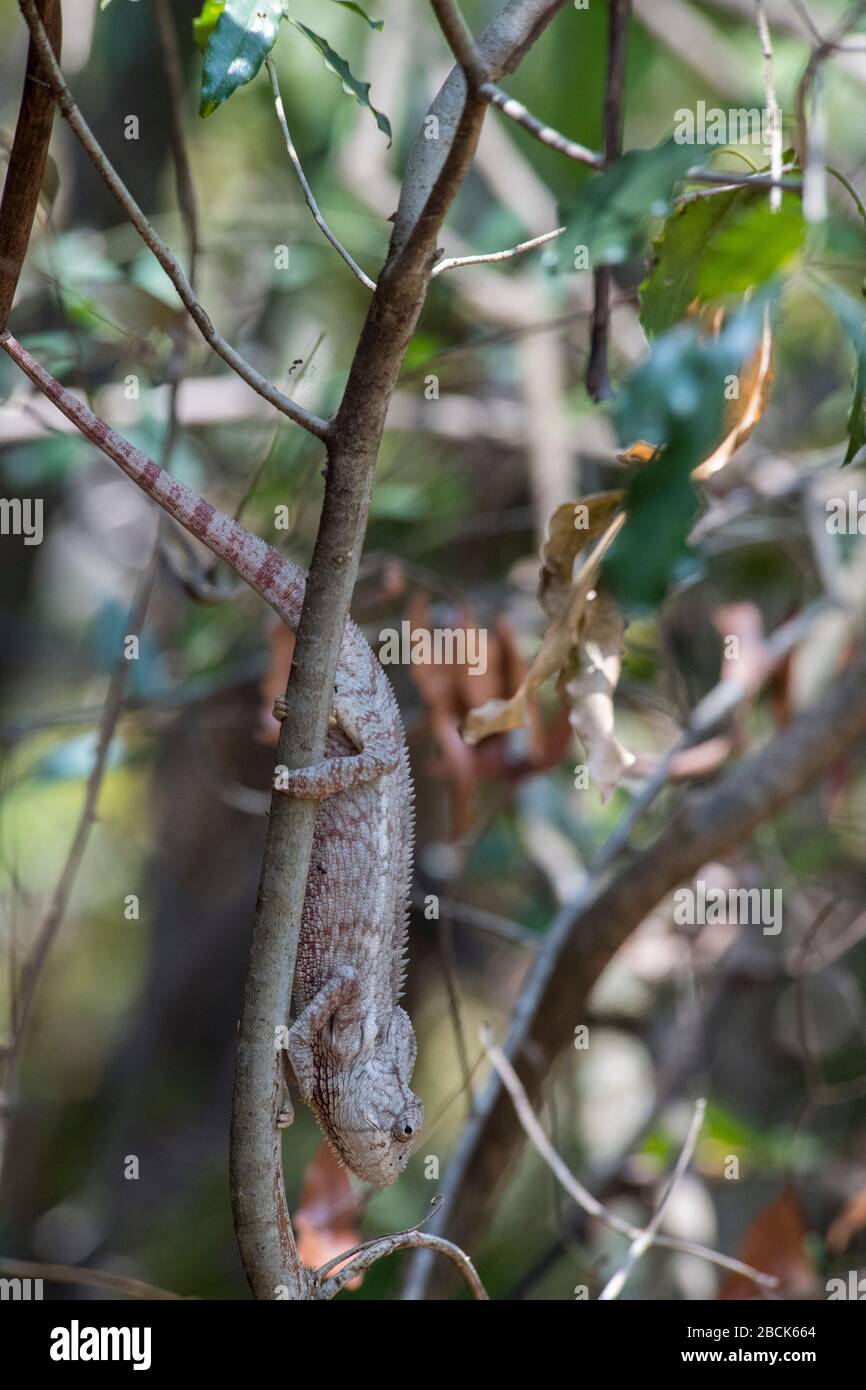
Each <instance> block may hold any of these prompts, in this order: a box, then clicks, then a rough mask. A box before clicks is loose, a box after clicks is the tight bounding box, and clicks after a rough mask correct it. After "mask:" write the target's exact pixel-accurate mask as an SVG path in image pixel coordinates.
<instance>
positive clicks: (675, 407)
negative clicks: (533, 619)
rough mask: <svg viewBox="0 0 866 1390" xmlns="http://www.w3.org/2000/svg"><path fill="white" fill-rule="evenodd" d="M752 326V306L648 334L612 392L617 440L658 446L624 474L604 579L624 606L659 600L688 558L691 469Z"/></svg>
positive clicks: (711, 442) (715, 434)
mask: <svg viewBox="0 0 866 1390" xmlns="http://www.w3.org/2000/svg"><path fill="white" fill-rule="evenodd" d="M759 333H760V314H759V312H758V311H757V308H751V309H750V310H749V311H747V312H744V313H742V314H739V315H738V316H736V317H734V318H731V319H730V320H729V322H728V323H727V324H726V325H725V327H724V328H723V329H722V332H721V333H720V334H719V336H718V337H717V338H707V337H705V336H704V335H703V334H701V333H700V331H699V330H698V327H697V325H692V324H681V325H680V326H679V327H677V328H675V329H673V331H672V332H670V333H665V334H664V335H663V336H661V337H659V338H657V339H656V340H655V342H654V343H653V351H652V356H651V357H650V359H649V361H648V362H645V363H644V364H643V365H642V366H641V367H639V368H638V370H637V371H636V372H634V373H632V375H631V376H630V377H629V378H628V380H627V381H626V382H625V384H624V385H623V387H622V390H621V391H620V393H619V395H618V396H617V398H616V403H615V406H614V417H615V420H616V425H617V432H618V435H619V438H620V440H621V442H622V443H623V444H629V443H631V442H632V441H634V440H635V439H645V440H647V441H648V442H650V443H652V444H658V445H659V446H660V452H659V453H658V454H656V455H655V456H654V457H653V458H652V459H651V460H650V461H649V463H646V464H643V465H639V466H636V467H635V468H634V470H633V472H632V474H631V480H630V484H629V488H628V493H627V499H626V510H627V519H626V522H625V525H624V526H623V528H622V530H621V531H620V533H619V535H618V536H617V539H616V541H615V542H614V544H613V546H612V548H611V550H610V553H609V555H608V557H607V559H606V560H605V562H604V565H603V567H602V573H603V578H604V582H605V583H606V584H607V586H608V587H609V588H610V590H611V592H612V593H613V594H614V595H615V596H616V597H617V598H618V599H619V600H620V602H621V603H622V604H623V606H624V607H626V608H630V609H638V610H642V609H646V608H648V607H652V606H654V605H656V604H658V603H660V602H661V600H662V599H663V598H664V596H665V594H666V593H667V591H668V588H669V587H670V584H671V583H672V581H674V580H675V579H676V578H678V577H680V576H682V575H683V574H684V573H686V572H687V570H688V568H689V567H690V566H691V567H693V566H694V564H695V559H694V556H693V555H692V552H691V551H690V550H689V546H688V534H689V531H690V529H691V526H692V522H693V520H694V517H695V513H696V511H697V506H698V496H697V493H696V491H695V488H694V485H693V483H692V480H691V476H690V475H691V472H692V469H693V468H696V467H697V465H698V464H699V463H701V462H702V461H703V459H705V458H706V457H707V455H708V454H709V453H710V452H711V450H712V449H713V448H714V446H715V445H716V444H717V443H718V440H719V436H720V434H721V432H722V428H723V415H724V388H725V379H726V377H728V376H729V375H731V374H732V373H736V372H737V371H738V370H739V369H740V367H741V365H742V363H743V362H744V361H746V360H748V358H749V357H750V355H751V354H752V352H753V351H754V349H755V345H756V343H757V341H758V337H759ZM662 446H663V447H662Z"/></svg>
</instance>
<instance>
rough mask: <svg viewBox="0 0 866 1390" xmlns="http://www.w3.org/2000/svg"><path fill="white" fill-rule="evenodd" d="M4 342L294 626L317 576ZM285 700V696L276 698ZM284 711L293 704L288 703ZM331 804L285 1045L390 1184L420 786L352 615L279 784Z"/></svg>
mask: <svg viewBox="0 0 866 1390" xmlns="http://www.w3.org/2000/svg"><path fill="white" fill-rule="evenodd" d="M0 346H2V347H3V348H4V349H5V351H6V352H7V353H8V354H9V356H10V357H12V359H13V360H14V361H15V362H16V363H17V364H18V366H19V367H20V368H21V369H22V371H24V372H25V373H26V374H27V376H29V377H30V378H31V380H32V381H33V382H34V383H35V384H36V385H37V386H38V387H39V389H40V391H41V392H42V393H43V394H44V395H46V396H48V397H49V399H50V400H51V401H53V402H54V404H55V405H56V406H57V408H58V409H59V410H60V411H61V412H62V413H63V414H64V415H65V416H66V417H67V418H68V419H69V420H71V421H72V423H73V424H75V425H76V426H77V427H78V428H79V429H81V430H82V432H83V433H84V434H85V435H86V436H87V437H88V438H89V439H91V440H92V441H93V442H94V443H95V444H96V445H97V446H98V447H99V448H100V449H101V450H102V452H103V453H105V454H106V455H107V456H108V457H109V458H110V459H112V460H113V461H114V462H115V463H116V464H118V466H119V467H120V468H122V470H123V471H124V473H126V474H127V476H128V477H129V478H131V479H132V481H133V482H134V483H136V484H137V485H138V486H139V487H140V488H141V489H142V491H144V492H145V493H147V495H148V496H149V497H151V498H153V500H154V501H155V502H157V503H158V505H159V506H160V507H161V508H162V509H163V511H165V512H167V513H168V515H169V516H171V517H173V518H174V520H175V521H177V522H178V523H179V524H180V525H181V526H182V527H183V528H184V529H185V530H186V531H187V532H188V533H189V534H190V535H191V536H194V537H195V538H196V539H197V540H199V541H202V542H203V543H204V545H206V546H207V547H208V549H209V550H211V551H212V552H213V554H214V555H217V556H218V557H219V558H220V559H221V560H225V561H226V562H227V563H228V564H229V565H231V566H232V568H233V569H234V570H235V571H236V572H237V573H238V574H239V575H240V576H241V578H242V579H244V580H245V581H246V582H247V583H248V584H249V585H250V586H251V587H252V588H253V589H255V590H256V592H257V593H259V594H260V595H261V596H262V598H264V599H265V600H266V601H267V602H268V603H269V604H270V605H271V607H272V608H273V609H274V610H275V611H276V612H277V613H278V614H279V616H280V618H281V619H282V620H283V621H284V622H285V623H286V624H287V625H288V627H290V628H291V629H292V631H296V630H297V626H298V622H299V620H300V616H301V605H302V603H303V597H304V583H305V578H306V576H305V572H304V571H303V569H301V567H300V566H299V565H296V564H294V563H293V562H292V561H290V560H287V559H286V558H285V557H284V556H283V555H281V554H280V553H279V552H278V551H277V550H275V549H274V548H273V547H272V546H269V545H267V544H266V543H265V541H263V540H261V539H260V537H258V536H256V535H254V534H253V533H252V532H250V531H247V530H246V529H245V527H243V526H241V525H240V524H239V523H238V522H236V521H234V520H233V519H232V518H231V517H229V516H227V515H226V514H225V513H223V512H221V511H218V510H217V509H216V508H215V507H213V506H211V504H210V503H209V502H207V501H205V499H204V498H202V497H200V496H199V495H198V494H197V493H195V492H193V491H192V489H190V488H188V487H186V486H185V485H184V484H183V483H181V482H179V481H178V480H177V479H176V478H173V477H171V475H170V474H168V473H166V472H165V471H164V470H163V469H161V468H160V467H159V466H158V465H157V464H156V463H154V462H153V461H152V460H151V459H149V458H147V456H146V455H145V454H142V453H141V452H140V451H139V450H138V449H136V448H135V447H134V445H132V444H130V443H129V441H128V440H126V439H124V438H123V437H122V436H121V435H119V434H117V433H116V432H115V431H114V430H112V429H111V428H110V426H109V425H107V424H106V423H105V422H104V421H103V420H100V419H99V418H98V416H96V415H94V414H93V413H92V412H91V411H90V410H88V409H87V407H86V406H85V405H83V404H82V402H81V401H79V400H78V399H77V398H76V397H75V396H73V395H72V394H71V393H70V392H68V391H67V390H66V389H65V388H64V387H63V386H61V385H60V383H59V382H57V381H55V379H54V378H53V377H52V376H50V375H49V374H48V373H47V372H46V371H45V370H44V369H43V368H42V367H41V366H40V365H39V364H38V363H37V362H36V361H34V359H33V358H32V357H31V356H30V355H29V353H28V352H27V351H26V349H24V348H22V347H21V345H20V343H18V342H17V341H16V340H15V339H14V338H13V337H12V336H11V335H9V334H5V335H2V336H0ZM278 705H281V702H279V701H278ZM275 712H277V713H278V714H280V713H284V707H281V708H279V709H277V710H276V711H275ZM276 785H278V786H279V787H280V789H282V790H285V791H287V792H288V793H289V794H290V795H292V796H296V797H311V798H314V799H316V800H319V801H320V806H319V809H318V811H317V815H316V821H315V831H314V837H313V851H312V857H311V860H310V871H309V877H308V881H307V890H306V896H305V899H304V910H303V916H302V922H301V930H300V935H299V940H298V954H297V962H296V968H295V981H294V993H293V999H294V1006H295V1012H296V1019H295V1022H294V1023H293V1024H292V1026H291V1027H290V1028H289V1030H288V1040H287V1043H286V1051H287V1053H288V1056H289V1059H290V1061H291V1064H292V1069H293V1071H294V1074H295V1078H296V1080H297V1083H298V1086H299V1088H300V1092H301V1095H302V1096H303V1098H304V1100H305V1101H306V1102H307V1104H308V1105H309V1106H310V1108H311V1109H312V1111H313V1113H314V1114H315V1116H316V1119H317V1120H318V1122H319V1125H320V1127H321V1129H322V1131H323V1133H324V1134H325V1136H326V1138H327V1139H328V1140H329V1142H330V1144H331V1146H332V1148H333V1149H334V1151H335V1152H336V1154H337V1156H338V1158H339V1159H340V1160H341V1161H342V1162H343V1163H344V1164H345V1165H346V1166H347V1167H348V1168H349V1169H350V1170H351V1171H352V1172H353V1173H355V1174H356V1175H357V1176H358V1177H359V1178H362V1179H364V1180H365V1181H367V1182H371V1183H374V1184H376V1185H377V1186H380V1187H383V1186H386V1185H388V1184H389V1183H392V1182H393V1181H394V1180H395V1178H396V1177H397V1176H398V1175H399V1174H400V1172H401V1171H402V1170H403V1168H404V1167H405V1166H406V1162H407V1160H408V1158H409V1154H410V1153H411V1151H412V1149H413V1148H414V1145H415V1143H416V1142H417V1138H418V1134H419V1131H420V1128H421V1125H422V1123H423V1118H424V1112H423V1108H422V1106H421V1102H420V1101H419V1099H418V1097H417V1096H416V1095H415V1094H414V1093H413V1092H412V1090H411V1089H410V1085H409V1083H410V1080H411V1076H412V1070H413V1067H414V1064H415V1053H416V1045H415V1034H414V1031H413V1029H412V1024H411V1021H410V1019H409V1016H408V1014H406V1012H405V1011H404V1010H403V1009H402V1008H401V1007H400V1005H399V1003H398V1000H399V998H400V995H401V993H402V986H403V980H404V976H405V957H406V928H407V913H408V909H407V903H408V895H409V888H410V881H411V872H412V841H413V811H412V783H411V777H410V773H409V763H408V755H407V752H406V743H405V736H404V733H403V725H402V721H401V718H400V712H399V709H398V706H397V702H396V700H395V698H394V694H393V691H392V690H391V686H390V684H389V682H388V680H387V677H386V676H385V673H384V671H383V670H382V667H381V666H380V664H379V662H378V660H377V658H376V656H375V655H374V653H373V651H372V650H371V648H370V647H369V645H368V644H367V642H366V641H365V639H364V637H363V635H362V633H361V632H360V630H359V629H358V628H357V627H356V626H355V624H354V623H353V622H351V621H350V622H348V623H347V624H346V629H345V632H344V635H343V641H342V646H341V649H340V659H339V666H338V670H337V679H336V685H335V689H334V700H333V711H332V717H331V726H330V729H329V734H328V740H327V746H326V756H325V758H324V760H323V761H322V762H321V763H318V764H317V765H315V766H313V767H309V768H302V769H300V770H298V771H290V772H288V773H287V774H286V773H285V772H283V773H282V774H281V777H280V780H279V782H278V783H277V784H276Z"/></svg>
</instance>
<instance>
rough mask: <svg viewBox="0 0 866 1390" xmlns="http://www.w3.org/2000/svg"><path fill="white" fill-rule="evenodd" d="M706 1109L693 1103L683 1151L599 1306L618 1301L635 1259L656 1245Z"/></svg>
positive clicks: (705, 1106) (687, 1163)
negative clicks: (614, 1300) (659, 1231)
mask: <svg viewBox="0 0 866 1390" xmlns="http://www.w3.org/2000/svg"><path fill="white" fill-rule="evenodd" d="M706 1110H707V1102H706V1101H705V1100H698V1101H696V1102H695V1109H694V1114H693V1115H692V1122H691V1124H690V1125H689V1129H688V1133H687V1135H686V1140H685V1143H684V1144H683V1147H682V1152H681V1154H680V1156H679V1158H678V1160H677V1165H676V1167H675V1168H674V1171H673V1174H672V1176H671V1180H670V1182H669V1183H668V1185H667V1187H666V1188H665V1191H664V1192H663V1194H662V1197H661V1200H660V1201H659V1203H658V1205H657V1207H656V1209H655V1211H654V1212H653V1214H652V1217H651V1218H650V1220H649V1222H648V1223H647V1225H646V1227H645V1229H644V1230H643V1231H641V1233H640V1235H638V1236H636V1237H635V1239H634V1240H633V1241H632V1243H631V1245H630V1246H629V1249H628V1254H627V1255H626V1257H625V1260H624V1262H623V1264H622V1265H621V1267H620V1268H619V1269H618V1270H617V1271H616V1273H615V1274H612V1275H611V1277H610V1279H609V1280H608V1281H607V1283H606V1284H605V1286H604V1288H603V1289H602V1291H601V1293H600V1294H599V1296H598V1301H599V1303H609V1302H611V1300H612V1299H615V1298H619V1295H620V1294H621V1293H622V1291H623V1289H624V1288H625V1285H626V1283H627V1281H628V1279H629V1278H630V1276H631V1274H632V1272H633V1271H634V1268H635V1265H636V1264H637V1262H638V1260H639V1259H640V1258H641V1256H642V1255H644V1254H646V1252H647V1250H649V1248H650V1246H651V1245H653V1244H656V1243H657V1239H658V1230H659V1227H660V1226H661V1224H662V1221H663V1220H664V1214H665V1211H666V1210H667V1206H668V1203H669V1201H670V1199H671V1197H672V1196H673V1193H674V1190H675V1188H676V1186H677V1184H678V1182H679V1181H680V1179H681V1178H682V1177H683V1174H684V1173H685V1171H686V1169H687V1167H688V1166H689V1163H690V1161H691V1157H692V1154H693V1153H694V1151H695V1145H696V1144H697V1142H698V1135H699V1134H700V1132H701V1125H702V1124H703V1122H704V1115H705V1114H706Z"/></svg>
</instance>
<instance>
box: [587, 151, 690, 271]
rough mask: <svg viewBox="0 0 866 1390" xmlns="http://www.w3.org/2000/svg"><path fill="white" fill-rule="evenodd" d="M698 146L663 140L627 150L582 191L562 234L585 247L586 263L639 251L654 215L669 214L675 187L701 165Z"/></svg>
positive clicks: (596, 263)
mask: <svg viewBox="0 0 866 1390" xmlns="http://www.w3.org/2000/svg"><path fill="white" fill-rule="evenodd" d="M701 150H702V146H699V145H678V144H677V143H676V142H675V141H674V140H665V141H663V142H662V143H661V144H660V145H656V146H655V147H654V148H652V149H649V150H628V151H627V153H626V154H624V155H622V157H621V158H620V159H618V160H617V161H616V162H615V163H614V164H612V165H611V167H610V168H609V169H606V170H605V171H604V173H602V174H594V175H593V176H592V178H591V179H589V181H588V182H587V184H586V186H585V187H584V188H583V189H582V190H581V193H580V195H579V196H578V198H577V199H576V201H575V203H574V204H573V206H572V209H571V213H570V215H569V217H568V230H567V232H566V234H565V236H564V237H563V243H564V244H565V245H566V246H567V247H569V248H570V247H577V246H586V247H587V248H588V251H589V258H590V263H591V265H592V266H593V268H595V267H596V266H599V265H618V264H620V263H621V262H622V261H627V260H629V259H630V258H631V257H633V256H636V255H639V254H640V252H641V251H643V249H644V245H645V243H646V238H647V232H648V230H649V224H650V222H651V221H652V219H653V218H654V217H665V216H667V214H668V213H669V212H670V207H671V197H672V194H673V190H674V185H675V184H676V183H677V182H678V180H680V179H682V178H683V177H684V176H685V174H686V172H687V170H688V169H689V168H691V166H692V165H694V164H698V163H700V158H701Z"/></svg>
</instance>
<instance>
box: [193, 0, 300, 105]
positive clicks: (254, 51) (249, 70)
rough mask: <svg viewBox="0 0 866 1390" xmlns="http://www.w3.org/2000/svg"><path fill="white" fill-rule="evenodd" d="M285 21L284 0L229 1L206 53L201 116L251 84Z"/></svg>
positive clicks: (216, 24) (200, 16) (213, 31)
mask: <svg viewBox="0 0 866 1390" xmlns="http://www.w3.org/2000/svg"><path fill="white" fill-rule="evenodd" d="M284 18H285V10H284V8H283V0H226V4H225V7H224V9H223V11H222V13H221V14H220V15H219V16H218V17H217V20H216V23H215V25H214V27H213V30H212V32H211V34H210V37H209V39H208V42H207V48H206V49H205V55H204V69H203V72H202V81H201V104H200V106H199V113H200V114H201V115H202V116H210V115H212V114H213V112H214V111H216V109H217V107H218V106H221V105H222V103H223V102H224V101H227V100H228V98H229V97H230V96H231V95H232V92H235V91H237V89H238V87H243V86H245V85H246V83H247V82H251V81H252V79H253V78H254V77H255V75H256V73H257V72H258V71H259V68H260V67H261V66H262V63H263V62H264V61H265V59H266V58H267V56H268V54H269V53H270V51H271V49H272V48H273V46H274V44H275V42H276V39H277V33H278V31H279V27H280V21H281V20H282V19H284ZM199 19H200V20H202V19H204V15H203V14H201V15H199Z"/></svg>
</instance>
